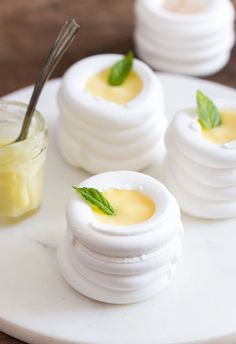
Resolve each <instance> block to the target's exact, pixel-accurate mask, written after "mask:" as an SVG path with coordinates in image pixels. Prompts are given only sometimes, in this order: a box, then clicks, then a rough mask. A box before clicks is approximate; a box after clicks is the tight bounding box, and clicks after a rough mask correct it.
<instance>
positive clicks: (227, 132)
mask: <svg viewBox="0 0 236 344" xmlns="http://www.w3.org/2000/svg"><path fill="white" fill-rule="evenodd" d="M220 114H221V121H222V122H221V125H220V126H219V127H216V128H213V129H203V130H202V136H203V137H204V139H206V140H208V141H211V142H213V143H218V144H222V143H226V142H230V141H234V140H236V111H233V110H222V111H221V113H220Z"/></svg>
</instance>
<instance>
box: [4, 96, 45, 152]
mask: <svg viewBox="0 0 236 344" xmlns="http://www.w3.org/2000/svg"><path fill="white" fill-rule="evenodd" d="M2 106H13V107H15V108H18V109H24V110H25V112H26V110H27V107H28V104H27V103H24V102H21V101H17V100H10V99H9V100H8V99H7V100H6V99H0V110H1V107H2ZM33 117H34V118H35V119H36V127H35V129H34V130H33V132H32V133H31V135H29V136H27V137H26V138H25V139H24V140H22V141H19V142H13V143H10V145H11V146H13V145H14V146H15V145H18V144H22V143H24V144H25V143H26V142H29V141H31V140H32V136H34V135H35V134H37V133H38V134H40V133H42V132H44V131H46V123H45V120H44V117H43V115H42V114H41V113H40V112H39V111H38V110H37V109H34V114H33ZM22 124H23V122H22ZM31 125H32V122H31ZM31 125H30V127H31ZM4 147H5V146H4V145H3V146H2V147H0V149H4Z"/></svg>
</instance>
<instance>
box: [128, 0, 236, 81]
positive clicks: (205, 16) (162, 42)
mask: <svg viewBox="0 0 236 344" xmlns="http://www.w3.org/2000/svg"><path fill="white" fill-rule="evenodd" d="M191 12H192V13H191ZM135 17H136V25H135V33H134V38H135V44H136V51H137V53H138V56H140V58H141V59H142V60H144V61H145V62H147V63H148V64H149V65H150V66H152V67H153V68H154V69H157V70H163V71H167V72H174V73H181V74H189V75H195V76H206V75H210V74H213V73H216V72H217V71H219V70H221V69H222V68H223V67H224V66H225V64H226V63H227V62H228V60H229V57H230V52H231V49H232V47H233V46H234V43H235V32H234V18H235V10H234V7H233V5H232V3H231V1H230V0H165V1H163V0H153V1H150V0H136V3H135Z"/></svg>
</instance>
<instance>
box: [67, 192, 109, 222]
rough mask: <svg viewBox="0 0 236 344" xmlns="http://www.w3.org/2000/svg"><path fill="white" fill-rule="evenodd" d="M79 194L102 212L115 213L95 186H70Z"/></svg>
mask: <svg viewBox="0 0 236 344" xmlns="http://www.w3.org/2000/svg"><path fill="white" fill-rule="evenodd" d="M72 187H73V189H75V190H76V191H77V192H79V193H80V195H81V196H82V197H83V198H84V199H85V200H86V201H87V202H88V203H90V204H92V205H96V206H97V207H98V208H99V209H100V210H101V211H102V212H103V213H105V214H107V215H115V210H114V209H113V207H112V206H111V204H110V203H109V202H108V200H107V199H106V198H105V197H104V196H103V194H102V193H101V192H100V191H98V190H97V189H95V188H85V187H83V188H78V187H76V186H72Z"/></svg>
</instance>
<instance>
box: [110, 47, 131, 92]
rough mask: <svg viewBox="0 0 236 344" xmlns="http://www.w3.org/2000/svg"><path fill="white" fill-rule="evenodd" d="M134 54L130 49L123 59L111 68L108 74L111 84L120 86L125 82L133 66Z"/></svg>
mask: <svg viewBox="0 0 236 344" xmlns="http://www.w3.org/2000/svg"><path fill="white" fill-rule="evenodd" d="M133 59H134V55H133V53H132V51H129V52H128V53H127V54H126V55H125V56H124V57H123V59H121V60H120V61H118V62H116V63H115V64H114V66H112V68H111V72H110V74H109V76H108V84H109V85H111V86H120V85H121V84H123V82H124V81H125V79H126V78H127V76H128V75H129V72H130V71H131V68H132V66H133Z"/></svg>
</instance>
